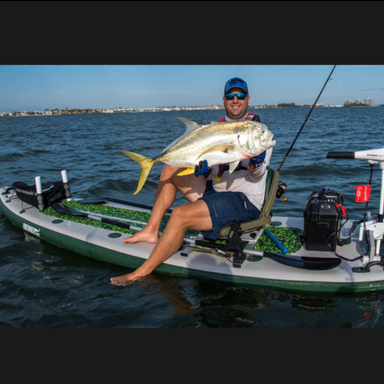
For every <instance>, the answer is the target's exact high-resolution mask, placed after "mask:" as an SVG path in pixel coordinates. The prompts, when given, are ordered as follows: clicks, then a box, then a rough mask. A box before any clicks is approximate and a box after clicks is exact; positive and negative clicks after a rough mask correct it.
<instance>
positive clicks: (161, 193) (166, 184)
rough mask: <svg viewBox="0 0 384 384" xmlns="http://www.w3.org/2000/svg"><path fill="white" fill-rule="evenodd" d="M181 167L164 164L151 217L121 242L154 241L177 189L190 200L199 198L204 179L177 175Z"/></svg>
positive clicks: (202, 190)
mask: <svg viewBox="0 0 384 384" xmlns="http://www.w3.org/2000/svg"><path fill="white" fill-rule="evenodd" d="M181 171H182V169H181V168H177V167H173V166H171V165H168V164H165V166H164V168H163V171H162V172H161V175H160V180H159V184H158V187H157V191H156V196H155V204H154V206H153V210H152V214H151V217H150V219H149V221H148V223H147V225H146V227H145V228H144V229H143V230H141V231H140V232H137V233H135V234H134V235H133V236H131V237H128V238H127V239H123V243H136V242H138V241H146V242H149V243H156V242H157V240H158V232H159V227H160V224H161V220H162V219H163V217H164V215H165V213H166V212H167V210H168V209H169V208H170V207H171V206H172V204H173V203H174V201H175V199H176V195H177V191H178V190H179V191H180V192H181V193H182V194H183V195H184V196H185V197H186V198H187V199H188V200H189V201H190V202H194V201H196V200H197V199H198V198H200V197H201V196H202V195H203V193H204V190H205V180H204V179H203V178H201V177H196V176H195V175H187V176H177V174H178V173H179V172H181Z"/></svg>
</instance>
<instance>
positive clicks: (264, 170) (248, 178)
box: [208, 148, 272, 211]
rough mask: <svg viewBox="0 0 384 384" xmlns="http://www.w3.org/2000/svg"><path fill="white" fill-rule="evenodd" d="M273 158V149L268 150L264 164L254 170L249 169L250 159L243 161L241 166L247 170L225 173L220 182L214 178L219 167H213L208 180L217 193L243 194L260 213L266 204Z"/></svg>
mask: <svg viewBox="0 0 384 384" xmlns="http://www.w3.org/2000/svg"><path fill="white" fill-rule="evenodd" d="M271 156H272V148H269V149H267V151H266V154H265V160H264V162H263V163H262V164H261V165H260V166H259V167H258V168H255V169H253V170H251V169H250V168H249V159H246V160H243V161H242V162H241V165H242V166H243V167H246V168H247V169H240V170H238V171H233V172H232V173H231V174H230V173H229V171H224V173H223V174H222V176H221V177H220V181H216V180H215V179H214V178H215V177H216V176H217V175H218V172H219V165H215V166H213V167H212V172H211V174H210V175H209V177H208V180H212V179H213V182H212V186H213V188H214V189H215V191H216V192H243V193H244V194H245V195H246V196H247V197H248V199H249V201H250V202H251V203H252V204H253V205H254V206H255V207H256V208H258V209H259V210H260V211H261V209H262V207H263V203H264V194H265V185H266V180H267V176H268V165H269V162H270V159H271Z"/></svg>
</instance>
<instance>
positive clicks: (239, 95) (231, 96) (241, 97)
mask: <svg viewBox="0 0 384 384" xmlns="http://www.w3.org/2000/svg"><path fill="white" fill-rule="evenodd" d="M235 96H236V97H237V100H245V98H246V97H247V94H246V93H241V92H239V93H226V94H225V95H224V97H225V99H226V100H233V99H234V98H235Z"/></svg>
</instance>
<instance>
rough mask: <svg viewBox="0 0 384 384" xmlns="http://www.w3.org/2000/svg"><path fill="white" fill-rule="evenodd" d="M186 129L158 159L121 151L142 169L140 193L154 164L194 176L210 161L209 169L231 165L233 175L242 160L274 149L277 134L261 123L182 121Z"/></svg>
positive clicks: (230, 170) (138, 189) (180, 118)
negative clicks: (179, 169)
mask: <svg viewBox="0 0 384 384" xmlns="http://www.w3.org/2000/svg"><path fill="white" fill-rule="evenodd" d="M178 119H179V120H181V121H182V122H183V123H184V124H185V125H186V126H187V130H186V132H185V134H184V135H182V136H180V137H179V138H178V139H176V140H175V141H174V142H172V143H171V144H170V145H168V146H167V147H166V148H165V149H164V150H163V152H161V154H160V155H159V156H157V157H155V158H154V159H151V158H149V157H145V156H143V155H139V154H137V153H134V152H127V151H121V152H119V153H121V154H123V155H125V156H128V157H129V158H130V159H132V160H134V161H137V162H138V163H139V164H140V165H141V175H140V180H139V184H138V186H137V190H136V192H135V193H134V194H136V193H138V192H140V190H141V188H142V187H143V185H144V183H145V181H146V180H147V177H148V174H149V172H150V170H151V168H152V166H153V164H154V163H156V162H158V161H162V162H164V163H167V164H170V165H173V166H175V167H180V168H187V169H186V170H184V171H182V172H180V173H179V174H178V176H183V175H190V174H192V173H194V172H195V166H196V165H198V164H199V162H200V161H201V160H207V162H208V167H212V166H213V165H217V164H228V163H229V164H230V168H229V172H230V173H231V172H233V171H234V170H235V168H236V167H237V165H238V164H239V162H240V161H241V160H244V159H247V158H251V157H254V156H257V155H259V154H260V153H262V152H264V151H265V150H267V149H268V148H271V147H273V146H274V145H275V144H276V141H275V140H273V141H272V137H273V133H272V132H271V131H269V129H268V128H267V127H266V126H265V125H264V124H261V123H258V122H255V121H249V120H243V121H231V122H222V123H220V122H218V123H212V124H208V125H199V124H197V123H195V122H193V121H190V120H187V119H184V118H182V117H179V118H178Z"/></svg>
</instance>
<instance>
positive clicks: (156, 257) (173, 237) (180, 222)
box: [110, 200, 212, 285]
mask: <svg viewBox="0 0 384 384" xmlns="http://www.w3.org/2000/svg"><path fill="white" fill-rule="evenodd" d="M187 229H193V230H197V231H210V230H211V229H212V220H211V217H210V214H209V209H208V206H207V204H206V203H205V202H204V201H203V200H198V201H195V202H193V203H187V204H184V205H181V206H179V207H176V208H175V209H174V210H173V212H172V215H171V218H170V220H169V222H168V225H167V227H166V228H165V230H164V232H163V234H162V235H161V237H160V239H159V241H158V242H157V244H156V246H155V248H154V249H153V251H152V253H151V255H150V257H149V258H148V259H147V260H146V261H145V262H144V264H142V265H141V266H140V267H139V268H137V269H136V270H135V271H134V272H132V273H129V274H126V275H123V276H119V277H112V278H111V279H110V280H111V283H112V284H114V285H125V284H126V283H127V282H129V281H132V280H135V279H138V278H140V277H143V276H146V275H149V274H150V273H151V272H152V271H153V270H154V269H155V268H156V267H157V266H158V265H160V264H161V263H163V262H164V261H165V260H167V259H168V257H170V256H171V255H172V254H174V253H175V252H177V251H178V250H179V249H180V246H181V244H182V243H183V239H184V236H185V232H186V231H187Z"/></svg>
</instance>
